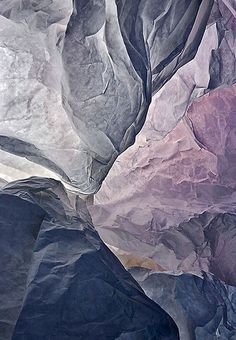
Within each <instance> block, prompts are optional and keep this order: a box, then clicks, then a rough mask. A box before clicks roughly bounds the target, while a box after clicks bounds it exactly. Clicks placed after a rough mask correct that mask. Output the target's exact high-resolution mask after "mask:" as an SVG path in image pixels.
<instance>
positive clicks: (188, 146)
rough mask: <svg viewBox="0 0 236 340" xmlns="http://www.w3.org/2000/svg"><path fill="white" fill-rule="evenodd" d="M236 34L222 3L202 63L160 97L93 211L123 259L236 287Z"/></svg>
mask: <svg viewBox="0 0 236 340" xmlns="http://www.w3.org/2000/svg"><path fill="white" fill-rule="evenodd" d="M235 36H236V19H235V16H234V12H233V11H232V10H231V8H230V7H227V6H226V4H225V2H223V1H219V2H217V3H216V4H215V6H214V8H213V11H212V13H211V16H210V18H209V22H208V26H207V29H206V31H205V34H204V37H203V40H202V42H201V45H200V47H199V50H198V53H197V55H196V57H195V58H194V59H193V60H192V61H191V62H190V63H188V64H186V65H185V66H183V67H182V68H181V69H180V70H178V72H177V73H176V74H175V76H173V77H172V79H171V80H170V81H169V82H168V83H167V84H166V85H165V87H163V88H162V89H161V90H160V91H159V92H158V93H157V94H156V96H154V99H153V104H152V105H151V107H150V110H149V113H148V116H147V120H146V122H145V125H144V127H143V129H142V131H141V132H140V134H139V135H138V137H137V140H136V143H135V144H134V145H133V146H132V147H130V148H129V149H128V150H127V151H126V152H125V153H123V154H122V155H121V156H120V157H119V158H118V159H117V161H116V162H115V164H114V165H113V167H112V169H111V170H110V172H109V174H108V176H107V177H106V179H105V181H104V183H103V186H102V188H101V190H100V191H99V192H98V193H97V194H96V195H95V201H94V202H95V203H94V206H91V207H90V212H91V214H92V217H93V222H94V224H95V225H96V227H97V228H98V231H99V233H100V235H101V237H102V238H103V240H104V241H105V242H106V243H107V244H108V245H109V246H111V247H115V248H116V249H118V251H117V252H118V253H119V254H121V253H122V252H126V253H129V254H128V255H129V256H138V257H141V258H145V259H147V258H149V259H150V260H151V261H153V262H154V263H156V265H157V266H159V267H160V268H162V270H173V269H178V270H184V271H187V272H195V273H199V272H201V270H205V271H206V272H207V271H211V272H213V273H214V274H215V275H217V276H218V277H219V278H220V279H222V280H224V281H225V282H227V283H229V284H234V285H235V284H236V277H235V263H236V257H235V249H236V237H235V233H234V222H233V219H234V217H232V220H231V221H230V219H231V218H229V219H228V218H227V217H226V219H224V218H222V216H224V214H226V216H228V215H227V214H233V215H234V214H235V206H236V201H235V185H236V177H235V167H236V159H235V115H236V111H235V107H236V101H235V98H236V85H235V84H234V82H235V60H236V59H235V51H236V49H235ZM216 55H217V56H218V57H217V58H216ZM227 65H228V67H227ZM216 69H219V70H220V77H219V78H217V79H216V73H214V72H213V70H216ZM207 70H210V72H209V71H207ZM219 81H220V82H219ZM171 113H172V116H171ZM183 115H184V117H183V118H182V119H181V117H182V116H183ZM171 129H172V131H170V130H171ZM165 135H166V137H165V138H164V139H163V137H164V136H165ZM230 216H231V215H230ZM215 218H216V219H217V220H219V221H221V222H219V223H218V222H217V225H218V227H217V228H219V229H220V230H221V236H219V238H217V239H215V241H214V242H213V241H212V237H213V234H211V235H210V234H209V233H208V232H206V228H207V225H208V223H210V221H212V220H214V219H215ZM215 232H216V228H215ZM216 248H217V252H216ZM223 249H224V250H223ZM226 249H227V250H228V252H227V251H226ZM231 250H232V253H231ZM138 261H139V262H140V259H139V260H138ZM124 263H125V262H124ZM152 265H153V263H152Z"/></svg>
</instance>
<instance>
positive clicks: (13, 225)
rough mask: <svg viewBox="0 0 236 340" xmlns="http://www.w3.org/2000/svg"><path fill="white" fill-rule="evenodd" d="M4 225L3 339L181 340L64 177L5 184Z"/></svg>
mask: <svg viewBox="0 0 236 340" xmlns="http://www.w3.org/2000/svg"><path fill="white" fill-rule="evenodd" d="M0 229H1V239H0V257H1V262H0V272H1V276H0V305H1V308H0V339H1V340H8V339H9V340H10V339H12V340H41V339H55V340H67V339H70V340H73V339H76V340H77V339H84V340H86V339H88V340H90V339H91V340H94V339H101V340H106V339H107V340H108V339H143V340H146V339H150V340H151V339H171V340H172V339H173V340H174V339H176V340H177V339H178V329H177V327H176V325H175V323H174V322H173V320H172V319H171V318H170V317H169V315H168V314H167V313H166V312H165V311H164V310H163V309H161V308H160V307H159V306H158V305H157V304H156V303H154V302H153V301H152V300H150V299H149V298H148V297H146V296H145V294H144V293H143V291H142V289H141V288H140V287H139V285H138V284H137V283H136V282H135V280H134V279H133V278H132V276H131V275H130V274H129V273H128V272H127V271H126V270H125V269H124V267H123V266H122V265H121V263H120V262H119V261H118V260H117V258H116V257H115V256H114V255H113V254H112V252H110V251H109V249H108V248H107V247H106V246H105V245H104V243H103V242H102V241H101V239H100V237H99V235H98V233H97V232H96V231H95V229H94V227H93V225H92V224H91V218H90V216H89V213H88V211H87V209H86V205H85V203H84V202H83V201H82V200H81V199H80V198H79V197H78V196H77V195H73V194H70V193H68V194H67V193H66V191H65V189H64V188H63V186H62V184H61V183H60V182H57V181H55V180H52V179H45V178H37V177H32V178H29V179H27V180H21V181H17V182H13V183H11V184H8V185H7V186H5V187H4V188H3V189H2V190H1V191H0Z"/></svg>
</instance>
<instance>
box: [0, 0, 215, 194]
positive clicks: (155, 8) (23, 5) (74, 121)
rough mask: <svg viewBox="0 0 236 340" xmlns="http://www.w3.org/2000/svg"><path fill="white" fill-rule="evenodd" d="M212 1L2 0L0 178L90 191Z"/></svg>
mask: <svg viewBox="0 0 236 340" xmlns="http://www.w3.org/2000/svg"><path fill="white" fill-rule="evenodd" d="M212 3H213V0H201V1H199V0H191V1H189V0H188V1H187V0H180V1H178V3H176V2H175V1H169V0H165V1H163V0H162V1H156V0H148V1H147V0H138V3H136V2H135V3H134V2H133V1H128V0H126V1H124V0H122V1H115V0H107V1H104V0H99V1H97V0H96V1H95V0H89V1H87V0H86V1H81V0H80V1H74V2H73V3H72V1H70V0H66V1H64V0H54V1H52V0H44V1H39V2H35V1H33V0H29V1H21V0H13V1H7V0H3V1H1V4H0V33H1V34H0V63H1V64H0V70H1V72H0V82H1V88H0V105H1V109H0V112H1V114H0V122H1V124H0V149H1V153H0V159H1V164H2V166H1V177H2V178H4V179H5V180H7V181H12V180H16V179H21V178H27V177H29V176H31V175H38V176H45V177H53V178H55V179H62V180H63V181H64V182H65V183H67V185H68V186H70V187H71V189H72V188H73V189H74V190H77V191H78V192H80V193H84V194H93V193H94V192H96V191H97V190H98V189H99V188H100V185H101V183H102V181H103V180H104V178H105V177H106V175H107V173H108V171H109V169H110V167H111V166H112V164H113V162H114V161H115V159H116V157H117V156H118V155H119V154H120V153H122V152H123V151H124V150H125V149H126V148H128V147H129V146H130V145H131V144H133V143H134V140H135V136H136V134H137V133H138V132H139V131H140V129H141V128H142V126H143V123H144V121H145V118H146V113H147V110H148V107H149V104H150V102H151V97H152V93H153V92H156V91H157V90H159V89H160V88H161V87H162V86H163V85H164V84H165V83H166V82H167V81H168V80H169V79H170V78H171V76H172V75H173V74H174V73H175V72H176V70H177V69H178V68H179V67H180V66H182V65H183V64H185V63H187V62H188V61H189V60H190V59H191V58H193V57H194V55H195V53H196V50H197V48H198V45H199V43H200V40H201V38H202V35H203V33H204V29H205V26H206V22H207V19H208V16H209V12H210V9H211V7H212ZM72 4H73V6H72Z"/></svg>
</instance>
